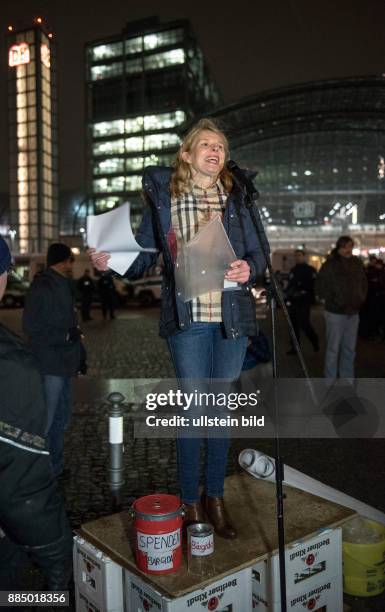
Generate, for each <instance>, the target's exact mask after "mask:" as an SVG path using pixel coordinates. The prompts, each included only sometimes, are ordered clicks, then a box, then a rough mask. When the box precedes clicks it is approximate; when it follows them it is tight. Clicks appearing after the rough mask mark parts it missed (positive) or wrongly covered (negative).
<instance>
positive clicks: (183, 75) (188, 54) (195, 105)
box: [86, 19, 219, 212]
mask: <svg viewBox="0 0 385 612" xmlns="http://www.w3.org/2000/svg"><path fill="white" fill-rule="evenodd" d="M150 21H151V23H149V20H146V22H145V23H144V22H143V27H141V23H135V27H133V28H131V27H130V28H128V29H126V31H125V32H123V33H122V35H121V36H120V37H115V38H114V39H110V40H106V41H99V42H97V43H90V44H89V45H88V48H87V51H86V64H87V66H86V71H87V83H88V91H89V95H88V109H89V113H88V125H89V138H88V143H89V146H88V158H89V191H90V195H91V197H92V199H93V201H94V203H95V207H96V210H99V211H103V210H108V209H109V208H112V207H113V206H116V205H119V204H120V203H121V202H122V201H124V200H125V199H129V200H130V201H131V202H132V203H133V208H134V209H135V210H137V211H138V212H139V210H140V209H141V206H142V204H141V201H140V199H139V196H138V192H139V191H140V189H141V173H142V171H143V169H144V168H145V167H146V166H148V165H157V164H163V165H169V164H171V163H172V161H173V159H174V157H175V153H176V151H177V148H178V146H179V144H180V138H179V129H180V126H181V125H183V123H185V122H186V121H187V120H189V119H190V118H191V117H192V116H194V115H195V114H196V113H201V112H207V111H208V110H209V109H211V108H212V107H213V105H214V104H215V103H216V102H217V101H218V99H219V96H218V92H217V89H216V87H215V85H214V83H213V82H212V80H211V78H210V76H209V74H208V71H207V69H206V66H205V63H204V60H203V56H202V53H201V51H200V49H199V47H198V45H197V43H196V41H195V39H194V36H193V35H192V33H191V28H190V25H189V23H188V22H187V21H179V22H175V23H174V24H168V25H161V24H160V23H159V21H157V20H153V19H150ZM129 25H131V24H129ZM136 26H137V27H136Z"/></svg>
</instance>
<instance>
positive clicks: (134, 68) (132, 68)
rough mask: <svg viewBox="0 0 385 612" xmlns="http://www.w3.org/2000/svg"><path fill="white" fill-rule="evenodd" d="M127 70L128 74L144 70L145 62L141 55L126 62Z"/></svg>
mask: <svg viewBox="0 0 385 612" xmlns="http://www.w3.org/2000/svg"><path fill="white" fill-rule="evenodd" d="M125 70H126V73H127V74H135V73H138V72H142V70H143V62H142V59H141V58H140V57H139V58H137V59H132V60H129V61H128V62H126V66H125Z"/></svg>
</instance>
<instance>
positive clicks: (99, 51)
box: [92, 42, 123, 61]
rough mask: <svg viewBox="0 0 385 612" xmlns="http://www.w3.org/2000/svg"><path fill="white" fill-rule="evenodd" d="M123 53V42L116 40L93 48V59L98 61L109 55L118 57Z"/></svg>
mask: <svg viewBox="0 0 385 612" xmlns="http://www.w3.org/2000/svg"><path fill="white" fill-rule="evenodd" d="M122 54H123V43H122V42H116V43H110V44H109V45H98V46H97V47H93V48H92V59H93V61H98V60H102V59H107V58H109V57H118V56H119V55H122Z"/></svg>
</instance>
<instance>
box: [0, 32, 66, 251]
mask: <svg viewBox="0 0 385 612" xmlns="http://www.w3.org/2000/svg"><path fill="white" fill-rule="evenodd" d="M20 49H22V51H20ZM53 51H54V48H53V47H52V42H51V40H50V38H49V37H48V36H47V35H46V34H45V33H44V31H43V30H42V29H41V28H39V27H36V28H33V29H31V30H29V31H25V32H19V33H16V34H10V35H9V70H8V93H9V98H8V99H9V109H8V113H9V140H10V195H11V224H12V227H13V229H15V230H16V242H17V244H18V247H19V251H20V253H27V252H44V251H45V250H46V248H47V246H48V244H49V243H50V242H52V240H54V239H57V236H58V193H57V186H58V177H57V133H56V83H55V72H54V59H55V58H54V53H53Z"/></svg>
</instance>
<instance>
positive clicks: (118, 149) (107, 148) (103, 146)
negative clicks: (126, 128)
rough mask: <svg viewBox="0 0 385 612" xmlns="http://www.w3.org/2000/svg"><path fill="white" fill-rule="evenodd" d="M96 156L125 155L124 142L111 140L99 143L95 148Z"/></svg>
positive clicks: (95, 144)
mask: <svg viewBox="0 0 385 612" xmlns="http://www.w3.org/2000/svg"><path fill="white" fill-rule="evenodd" d="M92 149H93V152H94V155H111V154H112V155H113V154H115V153H124V140H111V141H110V142H97V143H94V145H93V147H92Z"/></svg>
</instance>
